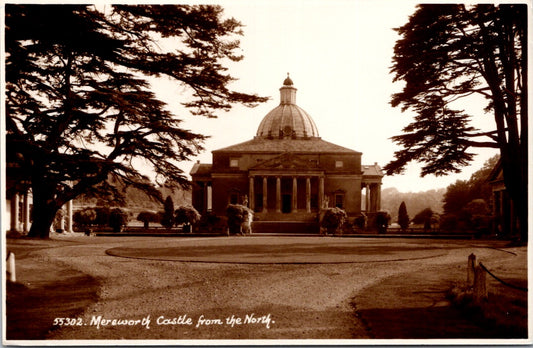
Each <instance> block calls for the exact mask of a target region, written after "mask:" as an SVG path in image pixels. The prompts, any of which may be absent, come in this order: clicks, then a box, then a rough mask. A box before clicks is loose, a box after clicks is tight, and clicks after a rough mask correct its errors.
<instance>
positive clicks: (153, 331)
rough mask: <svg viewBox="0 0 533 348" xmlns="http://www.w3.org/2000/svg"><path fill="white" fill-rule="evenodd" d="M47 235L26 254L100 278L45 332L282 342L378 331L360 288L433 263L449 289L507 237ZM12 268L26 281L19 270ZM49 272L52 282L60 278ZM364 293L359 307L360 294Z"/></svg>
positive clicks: (504, 257)
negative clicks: (364, 313)
mask: <svg viewBox="0 0 533 348" xmlns="http://www.w3.org/2000/svg"><path fill="white" fill-rule="evenodd" d="M56 238H57V239H61V243H59V244H57V243H56V244H57V245H53V246H50V247H48V248H46V249H40V250H35V251H33V252H32V253H31V256H32V258H34V259H39V260H40V262H41V263H42V264H45V263H46V262H50V263H51V264H54V265H61V266H62V267H68V268H70V269H73V270H76V271H79V272H82V273H84V274H87V275H89V276H90V277H91V278H93V279H95V280H96V281H97V282H98V284H100V287H99V290H98V297H99V298H98V300H97V301H96V302H95V303H94V304H92V305H89V306H87V307H86V309H85V311H84V312H83V313H82V314H80V315H79V316H78V317H77V318H79V319H81V322H82V325H80V326H63V327H61V328H56V330H53V331H52V332H51V333H50V334H49V336H48V337H47V338H48V339H52V340H64V339H76V340H79V339H90V340H95V339H102V340H103V339H105V340H108V339H137V340H143V342H150V341H146V340H160V339H165V340H191V339H193V340H196V339H267V340H268V339H273V340H275V341H272V343H274V344H280V342H281V341H278V340H279V339H359V338H371V337H375V336H373V335H372V333H371V332H369V331H368V327H367V326H366V325H365V322H364V320H361V318H357V317H356V315H354V314H355V311H354V303H355V307H356V308H359V309H370V308H369V307H368V304H369V303H370V304H371V301H370V302H369V301H368V298H369V296H368V294H369V291H370V293H371V291H372V290H371V289H373V288H374V287H375V286H378V285H379V284H381V283H380V282H382V281H383V280H385V279H388V278H390V277H399V278H400V279H401V278H402V275H409V274H417V275H418V278H421V279H423V278H424V272H430V273H431V274H432V279H433V278H435V277H437V278H438V284H439V287H443V288H444V289H446V288H447V287H449V285H450V284H451V283H453V282H454V281H458V280H463V279H462V278H463V277H464V273H465V271H464V270H463V269H464V267H465V266H466V260H467V257H468V255H469V254H470V253H475V254H476V255H477V256H478V259H480V260H483V261H487V260H491V261H496V260H497V261H498V262H500V263H502V264H505V263H506V262H512V260H513V258H515V255H513V254H512V253H509V252H502V250H503V251H512V250H507V249H506V248H504V245H505V243H504V242H478V241H457V240H454V241H445V240H428V239H424V240H416V239H382V238H380V239H371V238H366V239H364V238H334V237H324V238H317V237H312V238H311V237H272V236H271V237H253V238H249V237H222V238H149V237H147V238H138V237H137V238H132V237H96V238H91V237H78V236H76V237H68V236H61V237H56ZM52 242H57V241H52ZM9 243H10V241H8V247H9ZM43 243H44V242H43ZM494 248H496V249H494ZM498 248H503V249H502V250H498ZM32 258H30V257H26V258H25V260H26V262H31V259H32ZM43 272H46V270H43ZM17 276H18V278H19V279H21V281H24V279H25V277H26V276H27V275H25V274H18V275H17ZM457 278H459V279H457ZM406 279H407V278H406ZM54 281H55V282H56V283H57V284H58V286H60V284H61V282H62V281H63V280H62V279H55V280H54ZM80 286H83V284H80ZM395 286H398V283H395ZM407 286H408V285H407ZM377 291H380V290H379V288H377ZM363 293H364V294H365V295H364V297H363V298H366V299H367V303H366V304H367V306H366V307H365V306H361V303H360V302H358V295H359V294H363ZM392 293H394V291H393V292H392ZM371 297H372V296H370V298H371ZM43 305H45V304H43ZM396 305H398V303H396ZM98 318H100V319H98ZM158 318H159V320H158ZM173 318H176V320H173ZM189 318H190V320H191V322H190V324H187V320H188V319H189ZM232 318H233V319H234V321H233V322H232V321H231V320H232ZM105 319H110V320H113V319H129V320H132V322H135V321H136V320H143V319H148V320H150V322H151V324H150V325H149V328H148V327H147V326H142V325H140V324H139V325H134V326H120V325H113V324H109V325H96V323H97V322H99V323H101V322H103V320H105ZM166 319H168V320H166ZM217 319H220V320H221V322H222V324H218V321H217ZM238 319H241V322H240V323H238ZM98 320H100V321H98ZM245 320H247V322H244V321H245ZM158 321H159V323H158ZM110 323H112V322H110ZM232 323H233V324H232ZM93 324H94V325H93ZM154 342H160V341H154ZM180 342H181V343H182V344H183V343H184V342H186V341H180Z"/></svg>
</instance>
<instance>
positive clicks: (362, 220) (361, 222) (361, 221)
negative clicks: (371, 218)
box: [353, 213, 368, 229]
mask: <svg viewBox="0 0 533 348" xmlns="http://www.w3.org/2000/svg"><path fill="white" fill-rule="evenodd" d="M367 221H368V218H367V217H366V215H365V214H364V213H361V214H360V215H359V216H357V217H356V218H355V219H354V220H353V224H354V226H355V227H357V228H361V229H364V228H366V224H367Z"/></svg>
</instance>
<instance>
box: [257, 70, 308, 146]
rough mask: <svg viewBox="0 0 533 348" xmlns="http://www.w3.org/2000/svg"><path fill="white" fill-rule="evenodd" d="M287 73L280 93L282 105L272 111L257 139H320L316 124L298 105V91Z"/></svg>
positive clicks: (263, 121) (258, 131)
mask: <svg viewBox="0 0 533 348" xmlns="http://www.w3.org/2000/svg"><path fill="white" fill-rule="evenodd" d="M293 84H294V83H293V82H292V80H291V78H290V77H289V74H288V73H287V78H286V79H285V80H284V81H283V86H282V87H281V88H280V89H279V91H280V104H279V105H278V106H277V107H276V108H274V109H273V110H272V111H270V112H269V113H268V114H267V115H266V116H265V117H264V118H263V120H262V121H261V124H260V125H259V128H258V129H257V134H256V136H257V137H262V138H271V139H272V138H276V139H278V138H292V139H301V138H304V139H309V138H317V137H318V129H317V127H316V125H315V122H314V121H313V119H312V118H311V116H309V114H307V112H305V111H304V110H303V109H302V108H300V107H299V106H298V105H296V91H297V89H296V88H295V87H293Z"/></svg>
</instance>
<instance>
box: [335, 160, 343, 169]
mask: <svg viewBox="0 0 533 348" xmlns="http://www.w3.org/2000/svg"><path fill="white" fill-rule="evenodd" d="M343 166H344V163H343V162H342V161H335V168H342V167H343Z"/></svg>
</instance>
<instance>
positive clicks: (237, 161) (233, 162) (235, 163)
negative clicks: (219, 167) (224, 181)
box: [229, 157, 239, 168]
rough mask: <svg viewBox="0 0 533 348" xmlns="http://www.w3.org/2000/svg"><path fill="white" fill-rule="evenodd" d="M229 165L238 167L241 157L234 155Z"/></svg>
mask: <svg viewBox="0 0 533 348" xmlns="http://www.w3.org/2000/svg"><path fill="white" fill-rule="evenodd" d="M229 166H230V167H233V168H236V167H238V166H239V158H238V157H232V158H230V159H229Z"/></svg>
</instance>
